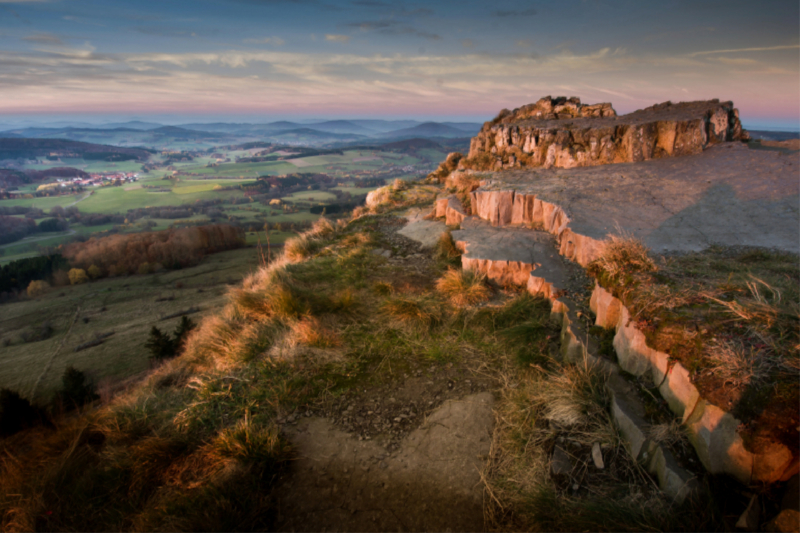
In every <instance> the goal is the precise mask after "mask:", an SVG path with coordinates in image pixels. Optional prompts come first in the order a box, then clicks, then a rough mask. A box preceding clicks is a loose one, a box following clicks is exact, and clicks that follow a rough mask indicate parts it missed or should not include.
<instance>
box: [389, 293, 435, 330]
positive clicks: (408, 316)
mask: <svg viewBox="0 0 800 533" xmlns="http://www.w3.org/2000/svg"><path fill="white" fill-rule="evenodd" d="M382 307H383V311H384V312H385V313H386V314H388V315H389V316H391V317H392V318H394V319H396V320H398V321H399V322H402V323H404V324H409V325H415V326H426V327H431V326H433V325H435V324H437V323H439V322H440V321H441V315H440V308H439V306H438V305H437V304H436V302H434V301H433V300H431V299H430V298H427V297H424V296H423V297H420V296H392V297H390V298H388V299H387V300H386V301H385V302H384V304H383V306H382Z"/></svg>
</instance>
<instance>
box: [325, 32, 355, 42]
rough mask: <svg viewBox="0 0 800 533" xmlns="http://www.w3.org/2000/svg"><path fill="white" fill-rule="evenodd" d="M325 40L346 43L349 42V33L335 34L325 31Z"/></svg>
mask: <svg viewBox="0 0 800 533" xmlns="http://www.w3.org/2000/svg"><path fill="white" fill-rule="evenodd" d="M325 40H326V41H333V42H335V43H348V42H350V36H349V35H336V34H333V33H326V34H325Z"/></svg>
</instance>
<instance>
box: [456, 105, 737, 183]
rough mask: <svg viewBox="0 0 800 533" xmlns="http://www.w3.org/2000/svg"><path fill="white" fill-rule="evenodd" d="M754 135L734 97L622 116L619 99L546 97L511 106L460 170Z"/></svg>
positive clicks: (620, 155) (629, 157)
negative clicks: (590, 102)
mask: <svg viewBox="0 0 800 533" xmlns="http://www.w3.org/2000/svg"><path fill="white" fill-rule="evenodd" d="M746 137H747V134H746V132H743V130H742V125H741V122H739V111H738V110H737V109H735V108H734V107H733V103H732V102H720V101H719V100H708V101H701V102H681V103H678V104H673V103H672V102H664V103H662V104H657V105H654V106H652V107H648V108H647V109H642V110H639V111H635V112H633V113H630V114H628V115H623V116H617V114H616V112H615V111H614V109H613V108H612V107H611V104H608V103H602V104H594V105H583V104H581V101H580V99H579V98H576V97H572V98H569V99H567V98H565V97H558V98H552V97H550V96H546V97H544V98H542V99H541V100H539V101H538V102H536V103H535V104H529V105H526V106H523V107H521V108H519V109H515V110H514V111H508V110H506V109H504V110H503V111H501V112H500V114H499V115H498V116H497V118H495V119H494V120H493V121H491V122H487V123H485V124H484V125H483V128H482V129H481V131H480V132H479V133H478V135H477V136H475V137H474V138H473V139H472V142H471V143H470V150H469V157H468V158H467V159H466V160H463V161H462V162H461V163H460V165H459V166H460V168H472V169H475V170H500V169H508V168H520V167H544V168H551V167H561V168H574V167H585V166H595V165H605V164H609V163H626V162H636V161H646V160H649V159H656V158H660V157H672V156H680V155H689V154H697V153H700V152H702V151H703V149H704V148H706V147H707V146H709V145H712V144H716V143H719V142H726V141H735V140H742V139H745V138H746Z"/></svg>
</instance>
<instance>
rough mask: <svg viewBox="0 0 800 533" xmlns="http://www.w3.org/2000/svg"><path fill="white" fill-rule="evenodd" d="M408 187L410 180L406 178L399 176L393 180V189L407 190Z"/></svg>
mask: <svg viewBox="0 0 800 533" xmlns="http://www.w3.org/2000/svg"><path fill="white" fill-rule="evenodd" d="M406 189H408V182H407V181H406V180H401V179H400V178H397V179H395V180H394V181H393V182H392V190H393V191H405V190H406Z"/></svg>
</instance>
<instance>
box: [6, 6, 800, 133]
mask: <svg viewBox="0 0 800 533" xmlns="http://www.w3.org/2000/svg"><path fill="white" fill-rule="evenodd" d="M799 20H800V11H799V9H798V2H797V1H796V0H791V1H783V0H773V1H768V2H762V3H757V2H753V1H752V0H750V1H746V2H744V1H736V0H726V1H717V0H714V1H698V0H694V1H684V0H664V1H659V2H641V1H628V0H620V1H611V0H605V1H604V0H566V1H559V2H538V1H528V2H521V1H503V0H500V1H494V2H485V1H481V2H477V1H429V2H385V1H383V0H348V1H337V0H236V1H223V0H194V1H192V2H177V1H170V0H163V1H152V0H146V1H138V2H135V3H133V2H122V1H116V0H103V1H94V0H91V1H89V0H83V1H73V0H24V1H23V0H0V120H2V119H14V118H17V119H18V118H22V117H37V116H38V117H52V116H55V115H59V116H65V117H66V116H82V117H87V116H88V117H98V118H122V117H129V116H137V117H139V118H148V117H162V118H165V117H166V118H169V117H172V118H174V119H176V120H178V119H184V118H191V117H197V118H217V119H220V118H222V119H226V118H227V119H228V120H268V119H273V118H289V117H295V118H302V117H323V118H337V117H387V118H392V117H409V118H435V119H444V118H448V119H466V120H486V119H488V118H490V117H491V116H493V115H495V114H496V113H497V111H499V110H500V109H501V108H503V107H509V108H513V107H518V106H520V105H523V104H526V103H529V102H531V101H535V100H537V99H538V98H540V97H542V96H545V95H548V94H552V95H554V96H555V95H566V96H572V95H575V96H579V97H581V99H582V100H583V101H585V102H589V103H593V102H598V101H610V102H612V103H613V104H614V107H615V108H616V109H617V111H618V112H621V113H624V112H629V111H633V110H635V109H640V108H642V107H646V106H649V105H652V104H654V103H657V102H661V101H665V100H672V101H683V100H696V99H706V98H720V99H723V100H733V101H734V103H735V104H736V105H737V107H739V109H740V111H741V113H742V118H743V120H744V121H745V123H746V124H748V123H750V124H751V127H752V125H765V126H770V125H772V126H777V127H781V126H782V127H791V128H792V129H797V128H798V127H800V119H799V118H798V117H799V116H800V104H799V103H798V102H799V101H800V68H799V66H798V65H800V47H799V46H798V45H800V26H799V25H798V21H799Z"/></svg>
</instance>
